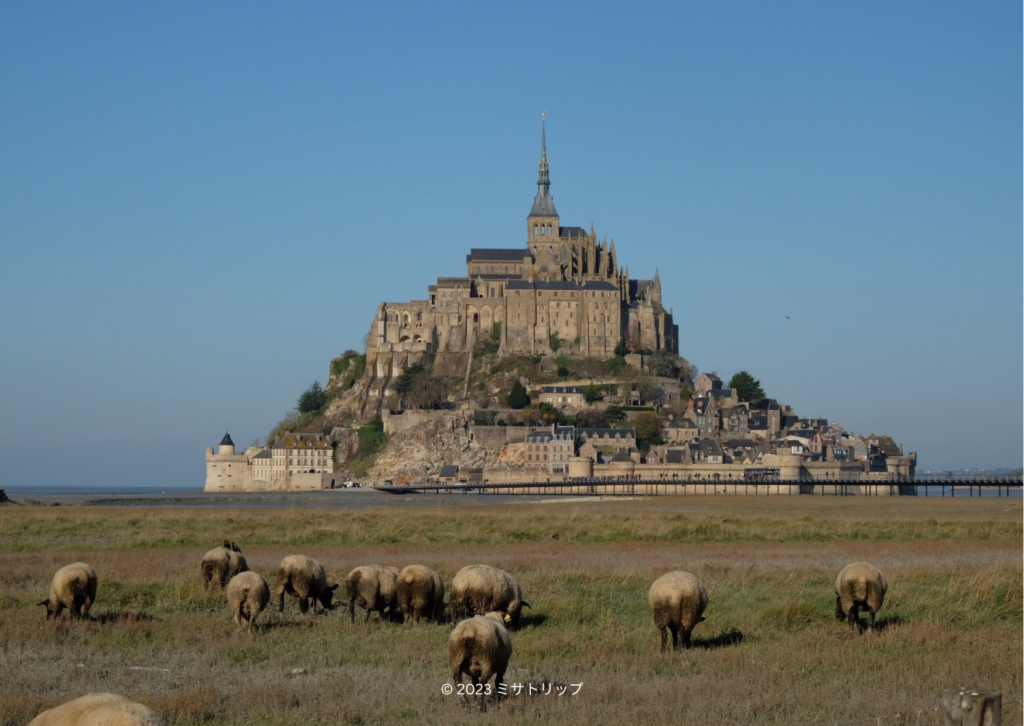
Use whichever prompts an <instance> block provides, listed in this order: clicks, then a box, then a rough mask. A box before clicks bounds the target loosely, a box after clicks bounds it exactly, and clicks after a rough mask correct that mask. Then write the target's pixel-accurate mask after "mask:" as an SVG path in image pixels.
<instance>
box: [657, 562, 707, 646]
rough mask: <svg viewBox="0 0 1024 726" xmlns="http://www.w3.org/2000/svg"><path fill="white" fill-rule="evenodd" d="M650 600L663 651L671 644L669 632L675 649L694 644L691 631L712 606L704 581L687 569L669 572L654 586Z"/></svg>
mask: <svg viewBox="0 0 1024 726" xmlns="http://www.w3.org/2000/svg"><path fill="white" fill-rule="evenodd" d="M647 601H648V602H649V603H650V605H651V610H652V611H653V612H654V625H655V627H656V628H657V629H658V630H660V631H661V650H662V652H664V651H665V649H666V647H667V640H668V633H669V631H671V633H672V648H673V649H676V648H678V647H679V645H680V637H679V636H680V634H682V639H681V640H682V646H683V647H684V648H689V647H690V634H691V633H692V632H693V629H694V627H695V626H696V625H697V623H699V622H701V621H702V620H703V619H704V618H703V617H701V616H702V615H703V614H704V609H705V608H706V607H707V606H708V593H707V590H705V589H704V584H703V583H702V582H701V581H700V580H699V579H697V577H696V575H693V574H691V573H689V572H686V571H684V570H676V571H674V572H668V573H665V574H664V575H662V576H661V577H659V578H658V579H657V580H655V581H654V584H653V585H651V589H650V590H649V591H648V593H647Z"/></svg>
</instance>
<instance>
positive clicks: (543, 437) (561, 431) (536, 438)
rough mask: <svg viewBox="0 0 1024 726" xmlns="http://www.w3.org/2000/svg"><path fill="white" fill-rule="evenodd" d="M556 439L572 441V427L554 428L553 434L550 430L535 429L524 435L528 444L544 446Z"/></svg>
mask: <svg viewBox="0 0 1024 726" xmlns="http://www.w3.org/2000/svg"><path fill="white" fill-rule="evenodd" d="M556 437H557V439H558V440H560V441H572V440H573V438H574V437H573V427H572V426H556V427H555V432H554V433H552V431H551V429H535V430H534V431H531V432H530V433H528V434H527V435H526V441H527V443H530V444H546V443H548V442H550V441H553V440H555V439H556Z"/></svg>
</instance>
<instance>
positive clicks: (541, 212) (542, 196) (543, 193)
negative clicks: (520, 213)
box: [530, 184, 558, 217]
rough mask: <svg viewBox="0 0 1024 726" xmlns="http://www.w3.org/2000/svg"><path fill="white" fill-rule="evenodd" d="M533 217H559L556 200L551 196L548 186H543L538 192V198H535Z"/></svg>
mask: <svg viewBox="0 0 1024 726" xmlns="http://www.w3.org/2000/svg"><path fill="white" fill-rule="evenodd" d="M530 216H531V217H557V216H558V211H557V210H556V209H555V198H554V197H552V196H551V192H549V191H548V188H547V185H546V184H545V185H542V186H541V188H540V189H538V190H537V196H535V197H534V198H533V208H532V209H531V210H530Z"/></svg>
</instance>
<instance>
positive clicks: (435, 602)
mask: <svg viewBox="0 0 1024 726" xmlns="http://www.w3.org/2000/svg"><path fill="white" fill-rule="evenodd" d="M398 606H399V607H400V608H401V609H402V614H403V617H404V619H405V624H406V625H412V624H413V622H417V623H418V622H419V621H420V618H421V617H423V616H426V617H428V618H431V619H432V620H434V621H436V622H440V621H441V619H442V618H443V617H444V581H443V580H442V579H441V576H440V575H439V574H437V573H436V572H434V571H433V570H431V569H430V568H429V567H424V566H423V565H409V566H408V567H406V568H405V569H404V570H402V571H401V572H400V573H399V575H398Z"/></svg>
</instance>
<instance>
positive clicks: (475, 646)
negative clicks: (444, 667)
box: [448, 612, 512, 691]
mask: <svg viewBox="0 0 1024 726" xmlns="http://www.w3.org/2000/svg"><path fill="white" fill-rule="evenodd" d="M504 615H505V614H504V613H500V612H490V613H487V615H477V616H475V617H472V618H469V619H468V620H463V621H462V622H461V623H459V624H458V625H456V626H455V629H454V630H452V632H451V634H450V635H449V636H448V666H449V668H450V669H451V674H452V678H453V679H454V680H455V682H456V683H462V675H463V674H465V675H468V676H469V677H470V679H471V680H472V681H473V685H474V686H475V685H478V684H480V683H487V682H488V681H489V680H490V678H491V676H492V675H494V676H495V680H494V683H495V691H497V689H498V686H500V685H501V684H502V682H503V680H504V678H505V671H506V670H508V663H509V660H510V659H511V658H512V638H511V636H509V633H508V629H507V628H506V627H505V624H504Z"/></svg>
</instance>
